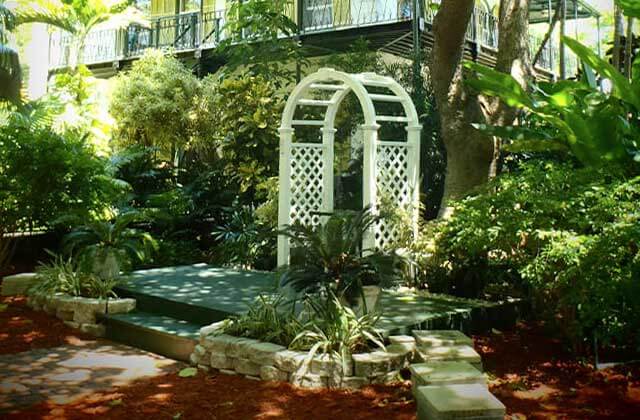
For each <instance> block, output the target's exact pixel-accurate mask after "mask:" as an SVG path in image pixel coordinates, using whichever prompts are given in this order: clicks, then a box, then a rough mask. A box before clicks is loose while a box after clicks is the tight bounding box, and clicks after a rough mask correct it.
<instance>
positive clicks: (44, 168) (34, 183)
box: [0, 123, 124, 229]
mask: <svg viewBox="0 0 640 420" xmlns="http://www.w3.org/2000/svg"><path fill="white" fill-rule="evenodd" d="M112 175H113V174H112V173H111V171H110V169H109V165H108V162H107V161H106V160H105V159H102V158H99V157H97V156H96V155H95V154H94V151H93V149H92V148H91V147H89V146H88V145H87V143H86V141H85V138H84V137H78V136H75V135H73V134H69V135H66V136H64V137H63V136H60V135H58V134H56V133H54V132H52V131H51V130H49V129H47V128H33V129H30V128H28V127H26V126H24V125H23V124H13V123H10V124H7V125H1V124H0V185H2V188H0V208H1V210H0V212H1V214H0V216H2V220H1V221H0V222H1V223H2V224H3V225H5V226H12V227H14V228H17V229H34V228H43V227H50V226H51V225H52V224H53V222H54V221H55V220H56V219H58V218H59V217H60V216H62V215H65V214H69V213H75V214H80V215H88V214H90V213H91V212H100V211H101V210H102V209H104V208H105V207H107V206H108V205H109V203H111V202H112V201H113V200H114V199H115V198H116V197H118V196H119V195H120V194H121V193H122V191H123V188H124V185H123V183H121V182H119V181H117V180H116V179H115V178H113V176H112Z"/></svg>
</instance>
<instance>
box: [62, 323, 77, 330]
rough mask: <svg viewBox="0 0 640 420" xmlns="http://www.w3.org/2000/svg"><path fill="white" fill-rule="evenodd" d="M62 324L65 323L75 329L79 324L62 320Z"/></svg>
mask: <svg viewBox="0 0 640 420" xmlns="http://www.w3.org/2000/svg"><path fill="white" fill-rule="evenodd" d="M64 325H66V326H67V327H69V328H73V329H75V330H77V329H78V328H80V324H79V323H77V322H74V321H64Z"/></svg>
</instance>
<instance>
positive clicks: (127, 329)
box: [102, 311, 203, 362]
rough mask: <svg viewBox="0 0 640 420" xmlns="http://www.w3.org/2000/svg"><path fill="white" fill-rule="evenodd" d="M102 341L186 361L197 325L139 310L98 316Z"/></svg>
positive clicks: (194, 339) (196, 336)
mask: <svg viewBox="0 0 640 420" xmlns="http://www.w3.org/2000/svg"><path fill="white" fill-rule="evenodd" d="M102 322H103V323H104V325H105V327H106V338H108V339H110V340H113V341H117V342H120V343H123V344H127V345H130V346H133V347H137V348H140V349H143V350H147V351H150V352H153V353H156V354H160V355H162V356H166V357H169V358H172V359H176V360H181V361H184V362H188V361H189V356H190V355H191V353H193V349H194V347H195V345H196V344H197V342H198V338H199V331H200V328H201V327H202V326H203V325H201V324H195V323H191V322H189V321H185V320H181V319H175V318H172V317H169V316H165V315H157V314H152V313H147V312H142V311H134V312H130V313H127V314H113V315H112V314H108V315H104V316H103V317H102Z"/></svg>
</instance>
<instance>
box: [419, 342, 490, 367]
mask: <svg viewBox="0 0 640 420" xmlns="http://www.w3.org/2000/svg"><path fill="white" fill-rule="evenodd" d="M418 355H419V356H420V359H421V360H422V361H424V362H427V363H429V362H467V363H470V364H471V365H472V366H473V367H475V368H476V369H478V370H479V371H482V358H481V357H480V355H479V354H478V352H476V351H475V349H474V348H473V347H471V346H438V347H418Z"/></svg>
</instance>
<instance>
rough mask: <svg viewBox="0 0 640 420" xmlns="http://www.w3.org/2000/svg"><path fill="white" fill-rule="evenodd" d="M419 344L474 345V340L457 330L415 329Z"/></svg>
mask: <svg viewBox="0 0 640 420" xmlns="http://www.w3.org/2000/svg"><path fill="white" fill-rule="evenodd" d="M412 332H413V336H414V337H415V338H416V343H417V344H418V346H422V347H442V346H472V347H473V340H472V339H471V338H470V337H467V336H466V335H464V334H463V333H462V332H461V331H456V330H413V331H412Z"/></svg>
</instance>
